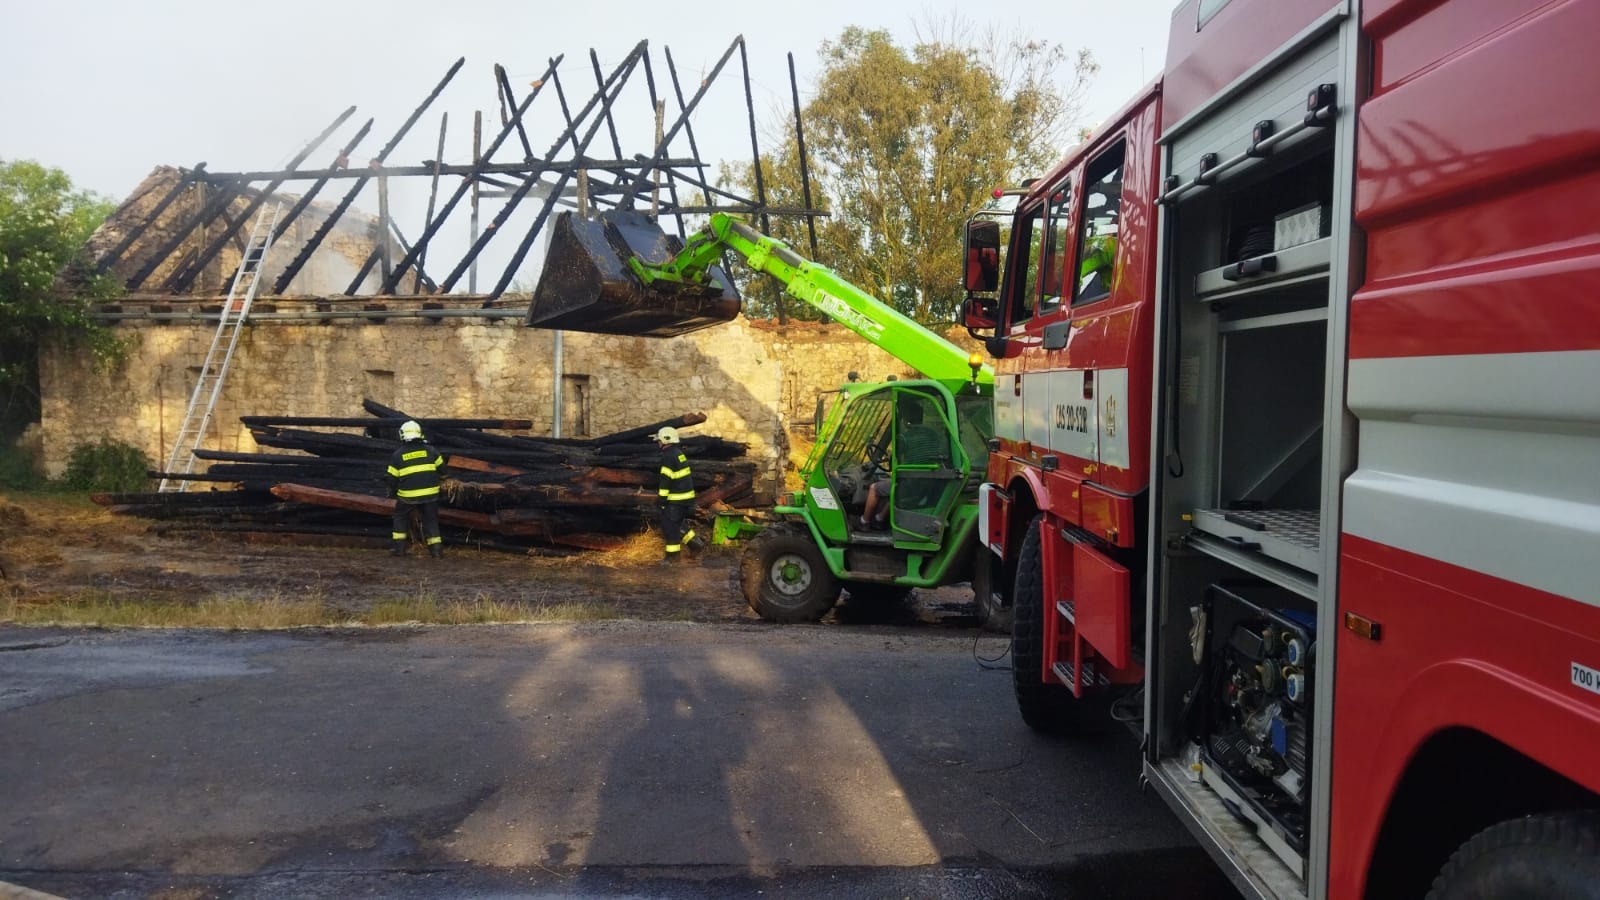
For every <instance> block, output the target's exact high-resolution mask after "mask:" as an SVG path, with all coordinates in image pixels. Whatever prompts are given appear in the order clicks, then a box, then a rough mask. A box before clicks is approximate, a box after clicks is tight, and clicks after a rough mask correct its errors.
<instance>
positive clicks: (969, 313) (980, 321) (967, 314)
mask: <svg viewBox="0 0 1600 900" xmlns="http://www.w3.org/2000/svg"><path fill="white" fill-rule="evenodd" d="M995 317H996V312H995V302H994V301H993V300H985V299H983V298H981V297H969V298H967V302H965V303H963V304H961V321H962V324H964V325H966V326H967V328H968V329H977V330H986V329H992V328H994V327H995V325H997V324H998V322H997V321H996V318H995Z"/></svg>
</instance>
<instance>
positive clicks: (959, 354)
mask: <svg viewBox="0 0 1600 900" xmlns="http://www.w3.org/2000/svg"><path fill="white" fill-rule="evenodd" d="M725 252H727V253H733V254H735V255H737V256H738V257H739V258H740V259H743V260H744V261H745V263H746V264H748V265H749V266H750V267H751V268H752V269H755V270H756V271H757V272H761V273H764V274H766V275H769V276H771V277H773V278H776V279H777V280H778V281H780V282H782V283H783V286H784V291H785V292H786V293H787V294H788V295H789V296H791V297H793V298H795V299H796V300H799V301H801V302H802V303H808V304H810V305H811V306H813V307H815V308H816V309H817V310H819V311H820V312H822V313H824V314H826V315H828V316H830V317H832V318H833V319H834V320H836V321H838V322H840V323H842V324H843V325H844V326H845V327H847V328H849V329H850V330H852V331H854V332H855V333H856V334H859V335H861V336H862V337H863V338H866V339H867V340H868V341H870V342H872V343H873V344H874V345H875V346H877V347H880V348H882V349H883V350H885V351H886V352H888V353H890V354H892V355H894V356H895V357H896V358H897V359H900V360H901V361H903V362H905V363H906V364H907V365H909V366H911V367H912V368H913V369H916V370H917V371H918V372H920V373H922V374H923V375H924V376H925V377H927V378H931V379H934V380H936V381H939V382H942V383H944V384H946V385H947V386H948V387H949V388H950V389H951V390H952V391H958V390H960V388H961V387H963V386H965V385H967V384H974V385H977V386H980V387H988V386H990V385H993V384H994V370H993V369H992V368H991V367H989V366H988V365H986V364H984V362H983V358H982V355H981V354H970V355H969V354H968V353H966V352H965V351H963V350H962V349H961V348H960V347H958V346H956V345H955V344H953V343H951V342H950V341H948V340H945V339H944V338H943V337H940V336H939V335H938V334H935V333H934V332H932V331H930V330H928V329H927V328H924V327H923V326H921V325H919V324H917V323H916V322H915V321H913V320H912V319H910V318H909V317H907V316H905V315H902V314H901V313H900V312H899V311H897V310H895V309H894V308H893V307H891V306H889V305H888V304H887V303H884V302H883V301H881V300H879V299H878V298H876V297H874V296H872V295H871V294H869V293H867V292H866V291H863V290H861V289H860V288H858V287H856V286H855V285H853V284H851V283H850V282H848V281H846V280H844V279H843V278H841V277H839V275H838V274H837V273H835V272H834V271H832V270H831V269H829V268H827V267H826V266H823V265H820V264H818V263H814V262H811V261H810V260H807V259H805V258H803V257H801V256H800V255H799V254H798V253H795V252H794V251H793V250H791V249H789V247H788V245H786V244H784V243H783V242H782V241H780V240H777V239H775V238H771V237H767V236H766V235H763V234H761V233H759V232H757V231H755V230H754V229H752V228H750V227H749V226H748V225H745V224H744V223H743V222H740V221H738V220H737V219H734V218H733V217H732V216H729V215H728V214H727V213H713V214H712V216H711V222H710V224H709V225H707V226H706V227H705V228H703V229H701V230H700V231H698V232H696V233H695V234H693V235H691V236H690V237H689V239H688V241H687V242H686V243H685V244H684V245H683V246H682V247H681V248H680V247H679V246H678V241H677V239H676V238H675V237H669V236H668V235H666V234H665V233H664V232H662V231H661V228H660V226H658V225H657V224H656V223H655V222H653V221H651V220H650V219H649V218H647V217H645V216H644V215H642V214H641V213H637V212H634V211H632V210H608V211H606V212H603V213H601V214H600V215H598V216H596V217H595V218H592V219H585V218H581V217H578V216H574V215H573V214H572V213H562V214H561V216H560V217H559V218H558V219H557V221H556V225H555V228H554V230H553V231H552V237H551V242H550V249H549V251H548V252H547V254H546V256H545V264H544V272H543V274H542V275H541V276H540V279H539V286H538V288H537V289H536V290H535V291H534V296H533V303H532V304H531V305H530V306H529V309H528V324H530V325H534V326H538V327H543V328H559V329H565V330H571V331H592V332H600V333H603V334H627V335H635V336H651V337H667V336H671V335H677V334H684V333H686V332H689V331H694V330H697V329H700V328H706V327H709V326H712V325H716V324H720V323H722V322H727V321H730V320H732V319H733V318H735V317H736V316H737V315H738V314H739V299H738V294H737V293H736V292H735V291H734V290H733V285H732V282H731V281H730V280H729V279H728V276H727V275H726V273H724V272H723V271H722V270H721V269H720V268H719V267H718V265H717V264H718V263H719V262H720V260H721V259H722V255H723V253H725Z"/></svg>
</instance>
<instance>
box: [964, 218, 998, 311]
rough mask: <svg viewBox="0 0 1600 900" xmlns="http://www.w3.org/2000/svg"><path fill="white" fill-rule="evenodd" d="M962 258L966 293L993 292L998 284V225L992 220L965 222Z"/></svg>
mask: <svg viewBox="0 0 1600 900" xmlns="http://www.w3.org/2000/svg"><path fill="white" fill-rule="evenodd" d="M964 256H965V259H966V266H965V268H966V277H965V286H966V289H967V291H968V293H975V294H987V293H991V292H993V291H994V289H995V287H996V286H997V285H999V284H1000V223H999V222H996V221H994V220H992V219H977V220H974V221H969V222H967V234H966V246H965V252H964Z"/></svg>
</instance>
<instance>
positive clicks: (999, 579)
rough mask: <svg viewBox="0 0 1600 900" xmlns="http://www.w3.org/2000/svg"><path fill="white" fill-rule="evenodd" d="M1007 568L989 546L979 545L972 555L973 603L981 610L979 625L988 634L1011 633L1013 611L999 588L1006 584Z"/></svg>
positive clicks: (979, 612) (979, 611)
mask: <svg viewBox="0 0 1600 900" xmlns="http://www.w3.org/2000/svg"><path fill="white" fill-rule="evenodd" d="M1004 579H1005V565H1004V564H1003V563H1001V562H1000V559H999V557H997V556H995V555H994V552H993V551H991V550H990V549H989V548H988V547H985V546H984V545H982V544H978V545H977V550H975V551H974V552H973V554H972V602H973V605H975V606H976V607H977V608H978V624H979V625H982V626H983V630H985V631H993V632H997V633H999V634H1010V633H1011V620H1012V615H1011V613H1012V608H1011V607H1009V606H1005V605H1004V604H1003V600H1004V597H1003V595H1001V594H1000V593H999V592H998V590H997V587H998V586H999V585H1003V584H1005V583H1006V582H1005V580H1004Z"/></svg>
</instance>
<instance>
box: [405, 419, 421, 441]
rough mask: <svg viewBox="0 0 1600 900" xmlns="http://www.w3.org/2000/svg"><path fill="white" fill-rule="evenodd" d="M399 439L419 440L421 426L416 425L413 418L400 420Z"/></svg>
mask: <svg viewBox="0 0 1600 900" xmlns="http://www.w3.org/2000/svg"><path fill="white" fill-rule="evenodd" d="M400 440H402V441H420V440H422V426H421V425H418V424H417V423H416V421H415V420H413V419H407V420H405V421H404V422H402V423H401V424H400Z"/></svg>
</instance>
